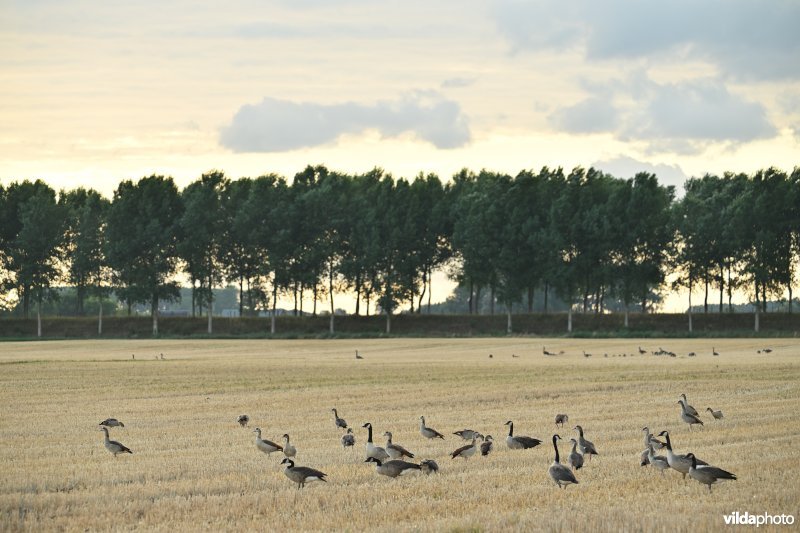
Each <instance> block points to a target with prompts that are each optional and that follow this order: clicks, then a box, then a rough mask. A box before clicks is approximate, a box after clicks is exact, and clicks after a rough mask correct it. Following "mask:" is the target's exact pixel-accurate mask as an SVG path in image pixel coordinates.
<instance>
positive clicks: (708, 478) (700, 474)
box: [686, 453, 736, 492]
mask: <svg viewBox="0 0 800 533" xmlns="http://www.w3.org/2000/svg"><path fill="white" fill-rule="evenodd" d="M686 457H687V458H688V459H690V460H691V462H692V464H691V466H690V467H689V477H690V478H692V479H694V480H695V481H697V482H698V483H702V484H703V485H708V492H711V485H713V484H714V483H716V482H718V481H724V480H726V479H732V480H734V481H736V475H735V474H731V473H730V472H728V471H727V470H723V469H721V468H717V467H716V466H710V465H700V464H698V463H697V457H695V456H694V454H693V453H687V454H686Z"/></svg>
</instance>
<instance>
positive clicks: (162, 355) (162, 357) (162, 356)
mask: <svg viewBox="0 0 800 533" xmlns="http://www.w3.org/2000/svg"><path fill="white" fill-rule="evenodd" d="M164 359H166V357H164V354H163V353H162V354H161V360H162V361H163V360H164Z"/></svg>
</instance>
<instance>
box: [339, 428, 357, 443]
mask: <svg viewBox="0 0 800 533" xmlns="http://www.w3.org/2000/svg"><path fill="white" fill-rule="evenodd" d="M355 444H356V437H355V436H354V435H353V430H352V429H350V428H347V433H345V434H344V435H342V447H343V448H348V447H350V446H355Z"/></svg>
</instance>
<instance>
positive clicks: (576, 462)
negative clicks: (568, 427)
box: [569, 439, 583, 470]
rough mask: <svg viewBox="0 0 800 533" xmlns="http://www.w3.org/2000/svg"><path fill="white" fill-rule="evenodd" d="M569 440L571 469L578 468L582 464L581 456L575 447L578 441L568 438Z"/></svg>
mask: <svg viewBox="0 0 800 533" xmlns="http://www.w3.org/2000/svg"><path fill="white" fill-rule="evenodd" d="M569 441H570V442H571V443H572V451H571V452H570V453H569V464H570V465H571V466H572V469H573V470H580V469H581V467H582V466H583V456H582V455H581V454H579V453H578V450H576V449H575V448H576V447H577V446H578V441H576V440H575V439H569Z"/></svg>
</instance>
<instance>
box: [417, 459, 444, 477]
mask: <svg viewBox="0 0 800 533" xmlns="http://www.w3.org/2000/svg"><path fill="white" fill-rule="evenodd" d="M419 468H420V470H422V471H423V472H425V473H426V474H435V473H437V472H438V471H439V465H438V464H436V461H434V460H433V459H425V460H424V461H422V462H421V463H420V464H419Z"/></svg>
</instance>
